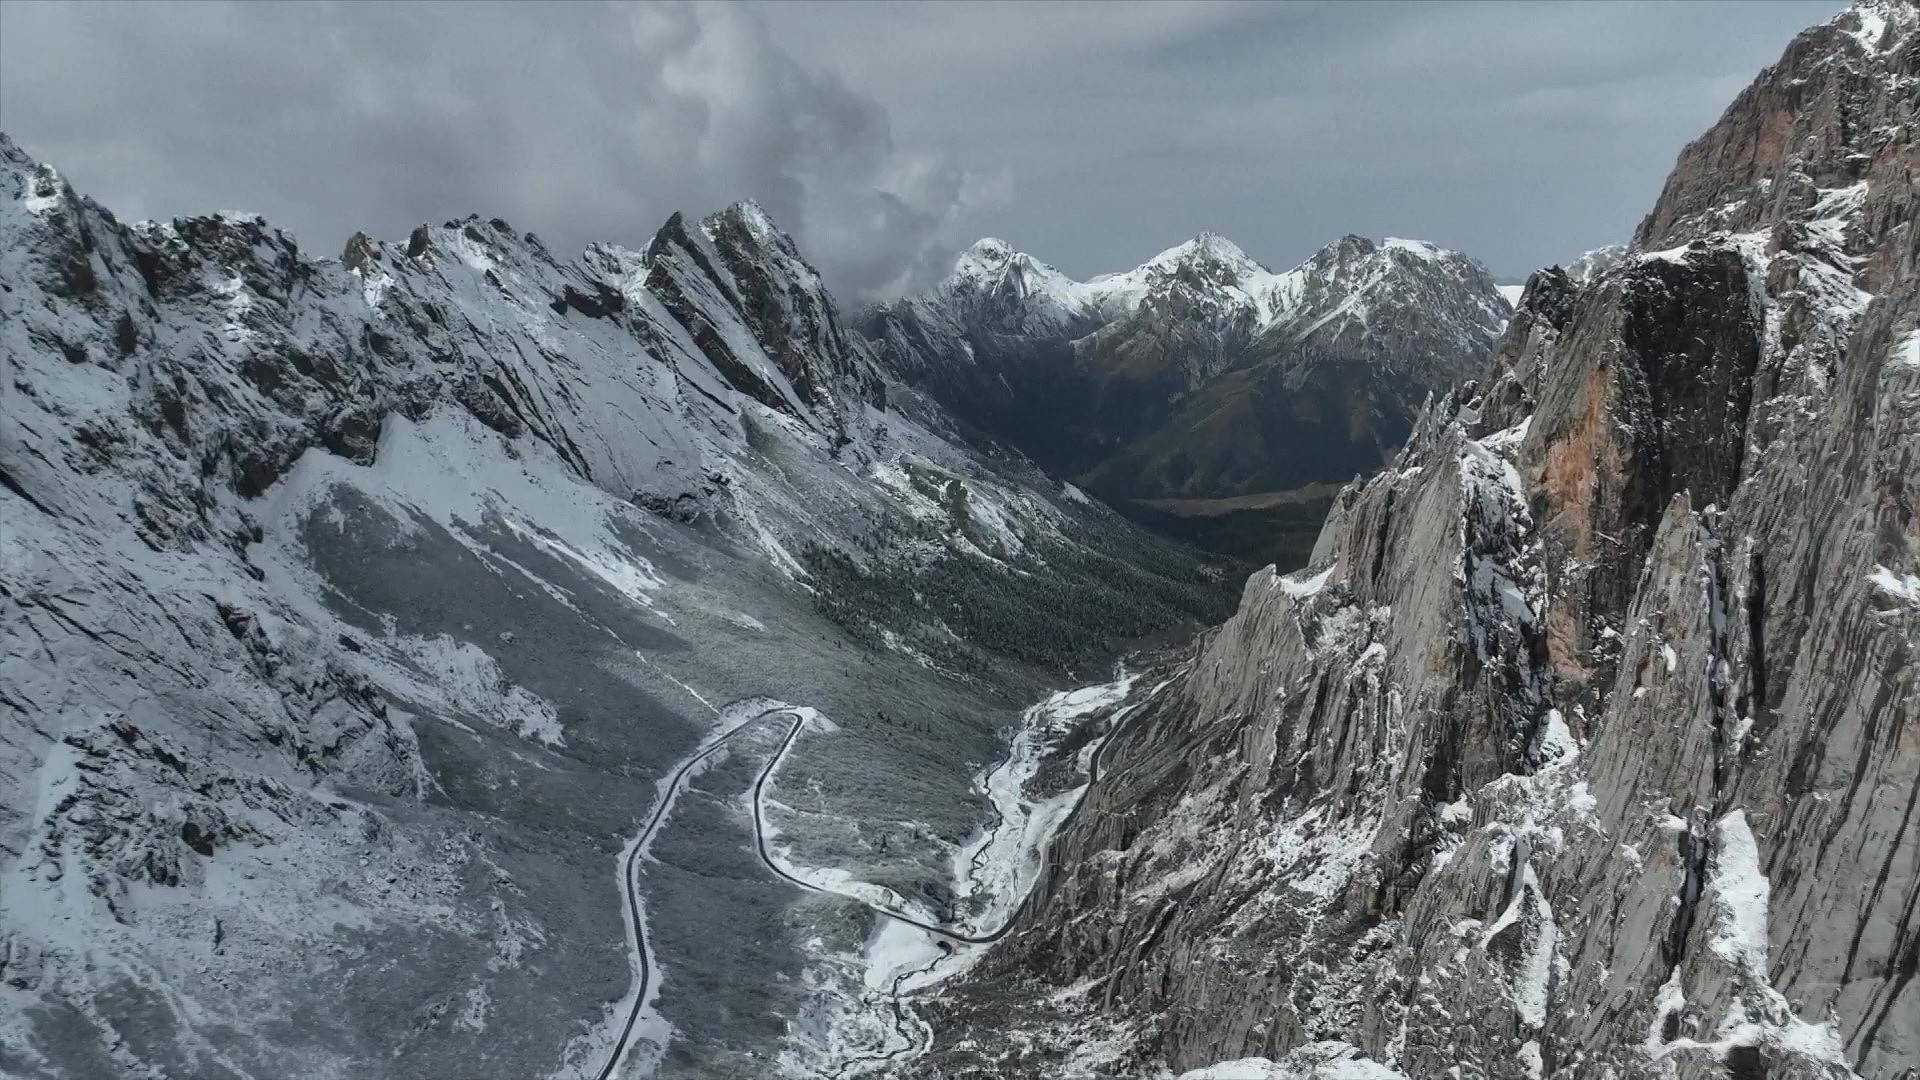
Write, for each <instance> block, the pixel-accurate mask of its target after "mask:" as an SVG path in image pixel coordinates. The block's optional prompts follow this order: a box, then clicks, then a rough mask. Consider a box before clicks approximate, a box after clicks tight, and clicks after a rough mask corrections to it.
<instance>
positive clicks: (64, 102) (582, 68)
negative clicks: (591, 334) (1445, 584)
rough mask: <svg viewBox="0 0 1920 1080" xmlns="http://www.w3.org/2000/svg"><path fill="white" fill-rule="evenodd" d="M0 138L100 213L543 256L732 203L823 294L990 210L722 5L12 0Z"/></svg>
mask: <svg viewBox="0 0 1920 1080" xmlns="http://www.w3.org/2000/svg"><path fill="white" fill-rule="evenodd" d="M0 20H4V21H3V22H0V127H5V128H6V129H7V130H8V131H9V133H11V134H13V135H14V136H15V138H17V139H18V140H20V141H21V142H22V143H23V145H25V146H26V147H27V149H28V150H29V151H30V152H32V153H34V154H36V155H38V156H40V157H42V158H44V159H46V160H48V161H51V162H52V163H54V164H55V165H57V166H58V167H60V168H62V169H63V170H65V171H66V172H67V173H68V175H69V177H70V179H72V180H73V181H74V183H75V185H76V186H77V187H79V188H80V189H82V190H84V191H88V192H90V193H92V194H94V195H96V196H97V197H99V198H100V199H101V200H102V201H103V202H105V203H106V204H107V205H109V206H112V207H114V208H116V209H117V210H119V211H121V212H122V213H127V214H131V215H133V216H139V217H147V216H152V217H166V216H173V215H177V214H185V213H193V212H203V211H208V210H215V209H245V210H255V211H258V212H260V213H263V214H265V215H267V217H268V218H269V219H270V220H272V221H274V222H275V223H276V224H279V225H281V226H282V227H283V228H286V229H287V230H288V231H290V232H292V233H293V234H294V235H295V236H296V237H297V238H298V239H299V240H300V241H301V242H302V243H303V244H304V245H306V246H307V247H309V248H312V249H316V250H320V251H328V252H330V251H332V250H334V249H336V248H337V247H339V245H340V244H341V243H343V242H344V240H345V238H346V236H347V235H348V234H349V233H350V232H352V231H353V230H355V229H365V230H367V231H369V232H374V233H377V234H379V235H385V236H389V237H391V236H398V235H403V234H404V232H405V231H406V230H407V229H408V228H410V227H411V226H412V225H414V224H418V223H419V222H421V221H441V220H445V219H447V218H450V217H456V216H460V215H464V214H466V213H470V212H473V213H480V214H482V215H486V216H496V215H497V216H503V217H506V218H508V219H509V220H511V221H512V222H513V224H514V225H515V226H516V227H519V228H522V229H533V230H534V231H537V232H540V233H541V234H542V236H543V237H544V238H545V239H546V240H547V241H548V242H549V244H550V245H552V246H554V247H555V248H556V249H558V250H563V251H565V250H577V249H578V248H580V247H582V246H584V245H585V244H587V243H589V242H592V241H596V240H612V241H617V242H622V243H627V244H640V243H644V242H645V240H646V239H647V238H648V237H649V236H651V234H652V231H653V229H654V228H655V227H656V226H657V225H658V224H659V223H660V222H661V221H663V220H664V219H665V218H666V216H667V215H668V214H670V213H671V212H673V211H674V210H685V211H688V212H690V213H695V214H699V213H704V212H707V211H709V210H713V209H717V208H718V207H720V206H723V205H725V204H727V203H730V202H733V201H735V200H737V199H744V198H752V199H755V200H757V201H759V202H760V204H761V205H762V206H763V207H765V208H766V209H767V211H768V212H769V213H771V214H772V215H773V216H774V217H775V219H776V220H777V221H779V222H780V223H781V224H782V226H783V227H785V228H787V229H788V230H789V231H792V232H794V233H795V234H796V236H798V237H799V239H800V241H801V244H802V248H803V250H804V251H806V252H807V254H808V256H809V257H810V258H812V259H813V260H814V261H815V262H816V263H818V264H819V265H820V266H821V268H822V271H823V272H824V273H826V274H827V276H828V279H829V281H831V282H832V283H833V285H834V286H835V287H836V288H837V289H838V290H839V291H841V292H842V293H843V294H846V295H849V296H850V297H852V298H863V297H867V296H871V295H876V294H880V293H887V292H894V291H898V290H900V289H902V288H906V287H910V286H913V285H916V284H919V283H920V282H921V281H923V280H924V279H925V278H926V276H927V275H928V274H930V273H932V272H933V270H934V268H937V267H938V266H940V265H941V264H942V263H943V262H944V261H946V258H947V253H949V252H951V251H952V250H953V248H954V247H955V246H956V245H958V244H961V243H964V238H962V237H960V236H959V235H958V234H956V233H954V232H953V231H952V230H953V228H954V226H955V225H956V223H957V222H958V221H959V220H960V219H961V217H962V216H963V215H964V214H965V213H966V212H968V211H972V210H977V209H978V208H979V207H980V206H981V205H983V204H984V203H985V202H986V201H988V200H990V199H991V198H992V197H994V196H996V195H1003V194H1004V180H992V179H989V180H982V178H980V177H977V176H974V175H971V174H969V173H968V172H967V171H966V170H964V169H962V168H960V167H959V166H957V165H955V164H954V163H952V162H951V161H949V160H946V159H944V158H942V157H940V156H939V155H937V154H933V153H929V152H926V151H909V150H906V149H903V148H901V147H898V146H896V145H895V142H894V140H893V138H892V136H891V134H890V129H889V121H888V116H887V113H886V110H885V109H884V108H883V107H882V106H881V105H880V104H879V103H878V102H877V101H875V100H874V99H873V98H872V97H870V96H867V95H864V94H862V93H859V92H856V91H855V90H853V89H851V88H849V87H848V86H847V85H846V83H845V82H843V81H842V80H840V79H839V78H838V77H837V76H835V75H834V74H833V73H831V72H829V71H823V70H814V69H810V68H808V67H806V66H803V65H802V64H801V63H800V62H799V61H797V60H796V59H795V58H794V57H793V56H791V55H789V54H788V53H787V52H785V51H783V50H782V49H781V47H780V46H779V44H778V43H777V42H776V41H775V40H774V39H773V37H772V35H771V34H770V33H769V31H768V28H767V24H766V20H765V19H764V18H763V17H762V15H761V13H760V12H759V11H758V10H757V9H754V8H750V7H745V6H741V5H679V4H675V5H647V6H638V5H627V6H616V5H598V4H595V5H588V4H566V5H533V4H528V5H510V4H488V5H459V6H456V5H449V4H421V5H371V4H364V5H363V4H352V5H332V4H240V5H226V4H184V5H172V4H158V3H149V4H139V5H108V4H87V5H76V6H58V5H17V4H9V5H6V7H5V8H4V14H0Z"/></svg>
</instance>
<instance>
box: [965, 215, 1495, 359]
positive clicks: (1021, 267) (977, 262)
mask: <svg viewBox="0 0 1920 1080" xmlns="http://www.w3.org/2000/svg"><path fill="white" fill-rule="evenodd" d="M1344 243H1346V241H1337V242H1336V243H1335V244H1332V245H1328V247H1329V248H1335V247H1339V246H1340V245H1342V244H1344ZM1327 250H1328V249H1322V251H1321V252H1319V253H1316V254H1315V256H1314V257H1313V258H1310V259H1308V260H1307V261H1305V262H1302V263H1301V264H1300V265H1298V266H1296V267H1294V268H1293V269H1290V270H1286V271H1282V272H1279V273H1275V272H1274V271H1272V270H1269V269H1267V268H1266V267H1265V266H1263V265H1262V264H1261V263H1260V262H1258V261H1257V260H1255V259H1254V258H1253V257H1252V256H1250V255H1248V254H1247V253H1246V252H1245V251H1244V250H1242V249H1241V248H1240V246H1239V245H1237V244H1235V243H1234V242H1233V241H1231V240H1229V239H1227V238H1226V237H1223V236H1220V235H1218V234H1217V233H1211V232H1204V233H1201V234H1200V235H1199V236H1196V237H1194V238H1193V239H1192V240H1188V241H1186V242H1184V243H1181V244H1176V245H1174V246H1173V247H1170V248H1168V249H1167V250H1165V251H1162V252H1160V253H1159V254H1158V255H1155V256H1154V257H1153V258H1151V259H1148V260H1147V261H1146V262H1144V263H1141V264H1140V265H1139V266H1137V267H1135V268H1133V269H1132V270H1127V271H1124V272H1121V273H1111V274H1099V275H1096V276H1094V277H1092V278H1089V279H1088V280H1086V281H1076V280H1074V279H1073V278H1070V277H1068V276H1067V275H1066V274H1064V273H1062V272H1060V271H1059V270H1057V269H1055V268H1054V267H1052V266H1050V265H1048V264H1046V263H1043V262H1041V261H1039V260H1038V259H1035V258H1033V257H1032V256H1030V255H1027V254H1025V253H1023V252H1020V251H1016V250H1014V248H1013V247H1012V246H1011V245H1009V244H1007V242H1006V241H1004V240H998V239H995V238H992V237H988V238H985V239H982V240H980V241H977V242H976V243H975V244H974V245H973V246H972V247H970V248H968V249H967V250H966V251H965V252H963V253H961V255H960V257H959V258H958V259H957V260H956V261H955V262H954V267H953V271H952V272H951V273H950V274H949V275H948V276H947V278H946V280H945V281H944V282H943V283H942V285H941V290H942V291H943V292H946V293H949V294H952V293H957V292H968V291H975V290H980V289H990V290H994V291H996V292H1000V293H1002V294H1004V295H1008V296H1012V297H1014V298H1017V299H1021V300H1028V301H1032V300H1035V299H1038V300H1043V301H1046V302H1047V303H1046V305H1044V308H1045V309H1050V310H1046V311H1045V314H1046V315H1048V316H1050V317H1053V318H1080V317H1088V316H1100V317H1103V318H1113V317H1117V316H1119V315H1122V314H1125V313H1127V312H1131V311H1133V310H1135V309H1137V308H1138V307H1139V306H1140V304H1141V303H1142V302H1143V301H1145V300H1146V299H1147V297H1149V296H1151V295H1153V294H1154V293H1155V292H1156V291H1157V290H1158V289H1161V288H1164V287H1165V286H1164V283H1165V282H1166V281H1168V280H1169V279H1171V278H1172V277H1173V276H1174V275H1176V274H1180V273H1182V271H1183V270H1184V269H1185V268H1188V267H1195V266H1200V267H1204V268H1205V269H1204V270H1203V271H1202V272H1203V273H1204V274H1206V275H1207V276H1208V277H1209V278H1210V279H1212V281H1213V287H1214V288H1216V289H1218V290H1219V291H1220V292H1221V293H1222V294H1223V295H1224V297H1225V299H1226V302H1227V304H1228V305H1229V306H1230V309H1233V310H1239V311H1246V312H1249V313H1251V315H1252V317H1253V321H1254V323H1255V326H1256V328H1258V329H1265V328H1267V327H1271V326H1274V325H1277V324H1280V323H1283V322H1285V321H1287V320H1289V319H1291V318H1295V317H1297V316H1304V315H1306V314H1310V313H1311V312H1310V311H1302V307H1303V304H1305V303H1306V301H1307V300H1308V299H1309V297H1308V293H1309V291H1310V286H1311V283H1312V282H1313V281H1314V280H1316V279H1321V278H1323V277H1325V276H1326V275H1328V274H1329V273H1331V274H1332V275H1333V276H1334V277H1335V278H1337V279H1338V287H1339V289H1340V290H1341V292H1343V293H1344V294H1345V295H1346V300H1345V301H1344V302H1343V303H1341V304H1339V305H1337V306H1336V307H1335V308H1334V309H1333V310H1332V311H1330V312H1327V313H1325V314H1324V315H1322V316H1321V317H1320V318H1319V319H1318V320H1317V321H1315V322H1313V323H1312V324H1311V325H1309V326H1307V327H1306V328H1305V329H1304V330H1302V331H1300V333H1299V336H1301V337H1305V336H1306V335H1308V334H1311V333H1312V332H1313V331H1315V330H1317V329H1319V328H1320V327H1321V326H1324V325H1326V324H1327V323H1328V322H1331V321H1332V320H1333V319H1335V318H1338V317H1339V316H1341V315H1343V314H1348V313H1352V312H1360V313H1362V314H1364V305H1363V304H1361V303H1360V302H1359V300H1358V298H1359V297H1360V296H1361V294H1364V293H1366V292H1368V291H1370V290H1372V289H1374V288H1375V287H1376V286H1378V285H1380V284H1381V283H1382V282H1384V281H1387V280H1389V279H1390V278H1391V277H1392V276H1393V275H1394V273H1395V262H1396V259H1395V258H1394V256H1409V257H1411V258H1413V259H1416V260H1418V261H1421V262H1431V263H1443V262H1446V261H1448V260H1452V259H1461V258H1462V257H1461V256H1459V255H1458V253H1456V252H1451V251H1448V250H1446V249H1445V248H1441V247H1438V246H1436V245H1433V244H1429V243H1427V242H1426V241H1423V240H1408V239H1404V238H1401V237H1387V238H1385V239H1384V240H1382V241H1381V242H1380V244H1379V245H1378V247H1377V249H1374V250H1372V251H1369V252H1366V253H1365V254H1363V255H1362V256H1361V257H1360V258H1359V259H1357V260H1353V261H1352V262H1348V261H1347V256H1346V255H1345V253H1344V252H1343V254H1342V255H1341V257H1340V258H1339V259H1338V260H1336V262H1337V266H1335V267H1334V268H1333V269H1331V270H1329V268H1328V267H1327V266H1326V265H1323V264H1324V263H1325V261H1326V260H1325V258H1324V257H1325V255H1326V252H1327ZM1400 262H1401V265H1404V259H1402V260H1400ZM1222 269H1223V270H1224V271H1225V275H1224V277H1225V280H1221V278H1220V276H1218V271H1219V270H1222Z"/></svg>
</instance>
